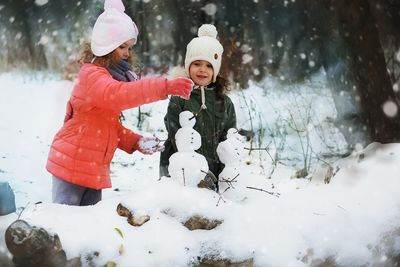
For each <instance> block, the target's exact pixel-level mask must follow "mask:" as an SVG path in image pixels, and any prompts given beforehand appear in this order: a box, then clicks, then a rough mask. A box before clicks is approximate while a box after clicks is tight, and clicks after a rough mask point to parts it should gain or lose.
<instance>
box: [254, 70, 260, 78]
mask: <svg viewBox="0 0 400 267" xmlns="http://www.w3.org/2000/svg"><path fill="white" fill-rule="evenodd" d="M253 74H254V75H256V76H258V75H260V70H259V69H257V68H256V69H254V70H253Z"/></svg>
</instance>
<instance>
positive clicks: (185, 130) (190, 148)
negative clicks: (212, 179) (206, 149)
mask: <svg viewBox="0 0 400 267" xmlns="http://www.w3.org/2000/svg"><path fill="white" fill-rule="evenodd" d="M179 124H180V125H181V127H182V128H180V129H179V130H178V131H177V132H176V134H175V142H176V147H177V149H178V152H176V153H174V154H172V156H171V157H170V158H169V166H168V171H169V174H170V175H171V177H172V179H174V180H176V181H177V182H179V183H181V184H183V185H184V186H191V187H197V185H198V184H199V183H200V181H201V180H202V179H203V178H204V176H205V174H206V173H207V172H208V163H207V160H206V158H205V157H204V156H203V155H201V154H199V153H197V152H195V150H197V149H199V148H200V147H201V136H200V134H199V133H198V132H197V131H196V130H195V129H193V126H194V125H195V124H196V118H195V116H194V115H193V113H192V112H190V111H183V112H181V113H180V114H179Z"/></svg>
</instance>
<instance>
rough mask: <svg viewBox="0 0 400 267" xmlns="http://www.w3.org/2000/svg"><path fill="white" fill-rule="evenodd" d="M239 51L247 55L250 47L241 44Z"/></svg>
mask: <svg viewBox="0 0 400 267" xmlns="http://www.w3.org/2000/svg"><path fill="white" fill-rule="evenodd" d="M240 50H241V51H242V52H243V53H248V52H249V51H250V50H251V47H250V46H249V45H248V44H243V45H242V46H241V47H240Z"/></svg>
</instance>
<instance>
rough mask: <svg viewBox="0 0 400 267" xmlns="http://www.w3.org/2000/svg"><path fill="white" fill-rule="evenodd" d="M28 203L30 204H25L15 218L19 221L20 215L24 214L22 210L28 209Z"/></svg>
mask: <svg viewBox="0 0 400 267" xmlns="http://www.w3.org/2000/svg"><path fill="white" fill-rule="evenodd" d="M29 203H30V202H28V203H26V205H25V207H22V210H21V212H20V213H19V214H18V218H17V219H18V220H19V218H20V217H21V215H22V213H23V212H24V210H25V209H26V207H28V205H29Z"/></svg>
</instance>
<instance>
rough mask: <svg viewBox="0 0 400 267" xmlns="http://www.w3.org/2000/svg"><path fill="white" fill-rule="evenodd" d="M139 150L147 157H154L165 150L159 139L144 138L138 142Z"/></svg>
mask: <svg viewBox="0 0 400 267" xmlns="http://www.w3.org/2000/svg"><path fill="white" fill-rule="evenodd" d="M138 150H139V151H140V152H142V153H143V154H145V155H152V154H154V153H156V152H160V151H163V150H164V145H162V144H160V140H159V139H158V138H157V137H142V138H140V139H139V141H138Z"/></svg>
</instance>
